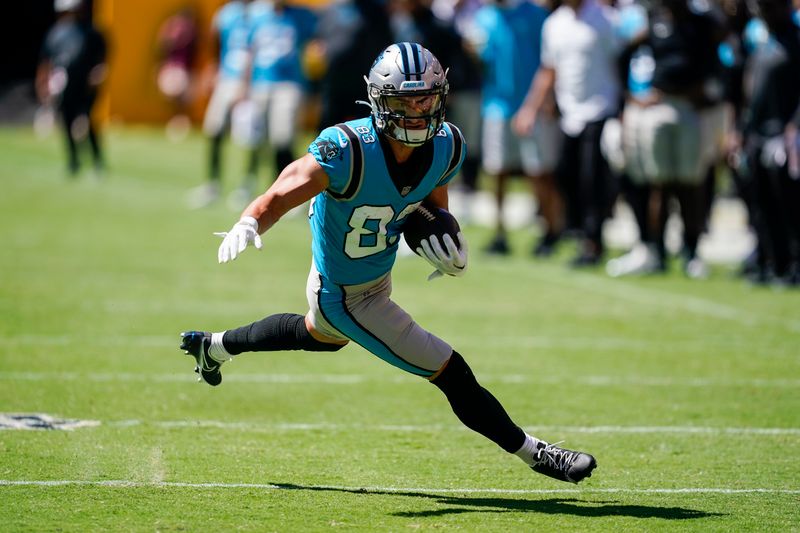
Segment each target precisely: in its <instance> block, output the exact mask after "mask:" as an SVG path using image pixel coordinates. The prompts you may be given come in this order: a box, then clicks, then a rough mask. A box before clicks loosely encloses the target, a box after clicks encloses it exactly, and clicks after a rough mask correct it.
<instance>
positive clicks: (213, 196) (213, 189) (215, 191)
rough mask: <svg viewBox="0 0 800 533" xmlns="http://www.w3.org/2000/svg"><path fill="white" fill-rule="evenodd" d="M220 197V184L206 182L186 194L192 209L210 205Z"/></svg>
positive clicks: (187, 201) (187, 202)
mask: <svg viewBox="0 0 800 533" xmlns="http://www.w3.org/2000/svg"><path fill="white" fill-rule="evenodd" d="M218 199H219V185H218V184H216V183H206V184H205V185H200V186H199V187H195V188H194V189H192V190H190V191H189V194H187V195H186V204H187V205H188V206H189V208H191V209H202V208H204V207H208V206H209V205H211V204H213V203H214V202H216V201H217V200H218Z"/></svg>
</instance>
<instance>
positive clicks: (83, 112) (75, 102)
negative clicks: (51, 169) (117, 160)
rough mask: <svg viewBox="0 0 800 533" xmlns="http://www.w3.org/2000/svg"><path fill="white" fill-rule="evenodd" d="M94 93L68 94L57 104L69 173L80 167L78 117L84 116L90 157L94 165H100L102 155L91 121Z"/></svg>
mask: <svg viewBox="0 0 800 533" xmlns="http://www.w3.org/2000/svg"><path fill="white" fill-rule="evenodd" d="M95 99H96V98H95V95H93V94H90V95H82V96H69V97H65V98H63V99H62V101H61V104H60V105H59V112H60V115H61V122H62V127H63V129H64V135H65V139H66V142H67V157H68V166H69V171H70V172H71V173H73V174H74V173H76V172H77V171H78V169H79V168H80V160H79V158H78V146H79V145H80V143H81V141H83V139H84V137H83V132H82V131H81V129H82V128H81V125H80V121H79V119H80V118H82V117H83V118H85V120H86V122H85V127H86V129H85V135H86V137H85V138H87V139H88V140H89V146H90V147H91V150H92V158H93V160H94V165H95V167H101V166H102V164H103V157H102V153H101V150H100V142H99V141H98V138H97V131H96V128H95V126H94V123H93V122H92V118H91V117H92V108H93V107H94V102H95Z"/></svg>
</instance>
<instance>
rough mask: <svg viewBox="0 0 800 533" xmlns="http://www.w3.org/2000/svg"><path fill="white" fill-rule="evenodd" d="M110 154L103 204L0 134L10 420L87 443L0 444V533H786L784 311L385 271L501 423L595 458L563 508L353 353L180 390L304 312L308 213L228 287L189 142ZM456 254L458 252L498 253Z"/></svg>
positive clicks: (791, 468)
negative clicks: (501, 412)
mask: <svg viewBox="0 0 800 533" xmlns="http://www.w3.org/2000/svg"><path fill="white" fill-rule="evenodd" d="M107 145H108V152H109V162H110V166H111V172H110V173H109V175H108V176H107V177H106V179H105V180H103V181H96V180H92V179H91V178H89V177H88V176H83V177H81V178H79V179H77V180H70V179H67V178H65V176H64V174H63V172H62V166H63V159H62V153H61V146H60V144H59V141H58V140H57V139H54V138H51V139H48V140H46V141H37V140H36V139H35V138H34V137H33V136H32V134H31V133H30V131H28V130H25V129H22V130H19V129H3V130H0V161H2V166H0V174H2V183H3V193H2V194H1V195H0V245H1V246H2V250H3V253H2V254H0V268H1V269H2V280H1V281H0V317H2V320H0V347H1V348H2V349H0V362H1V363H2V364H1V365H0V406H2V407H1V408H0V411H2V412H6V413H10V412H18V413H19V412H26V413H30V412H43V413H50V414H53V415H57V416H60V417H65V418H70V419H90V420H98V421H100V422H101V425H99V426H98V427H93V428H84V429H77V430H75V431H71V432H66V431H10V430H9V431H0V480H2V481H0V498H2V501H3V504H2V505H0V523H2V524H3V526H2V529H3V530H4V531H25V530H29V531H50V530H59V531H86V530H118V531H152V530H162V531H172V530H190V531H200V530H212V529H216V530H221V531H227V530H249V531H328V530H338V529H344V530H365V531H367V530H369V531H373V530H380V531H390V530H391V531H403V530H407V529H426V530H428V529H436V530H465V531H477V530H483V531H527V530H534V529H542V530H545V531H547V530H556V529H559V530H600V531H602V530H612V529H613V530H629V531H642V530H648V531H672V530H717V531H729V530H736V531H744V530H772V531H786V530H792V529H794V530H797V528H798V525H797V524H798V523H800V512H799V511H798V509H800V505H799V504H800V484H798V481H797V478H798V474H799V473H800V469H799V468H798V463H797V457H798V455H800V394H798V391H799V389H800V348H799V347H800V312H799V311H798V309H800V292H798V291H786V292H776V291H774V290H771V289H763V288H754V287H751V286H748V285H747V284H745V283H743V282H741V281H739V280H734V279H732V275H731V272H730V271H729V270H726V269H722V268H717V269H715V270H714V272H713V275H712V278H711V279H709V280H707V281H705V282H692V281H689V280H687V279H685V278H684V277H683V276H682V275H680V274H679V272H678V270H679V269H677V268H675V269H673V272H671V273H670V274H668V275H666V276H663V277H650V278H644V279H624V280H619V279H617V280H612V279H609V278H607V277H606V276H605V275H603V274H602V272H601V270H600V269H598V270H595V271H591V270H590V271H584V272H575V271H572V270H569V269H568V268H566V267H565V262H566V259H567V257H568V256H569V255H570V253H571V250H569V249H564V250H562V251H561V253H560V254H559V256H558V257H555V258H553V259H550V260H546V261H534V260H533V259H531V258H530V257H528V256H526V255H524V254H523V253H522V252H521V251H520V252H519V253H518V254H517V255H514V256H512V257H511V258H508V259H502V260H499V259H489V258H486V257H484V256H481V255H480V253H477V252H474V253H473V255H472V260H471V265H470V272H469V274H468V275H467V276H466V277H465V278H463V279H445V280H437V281H434V282H430V283H428V282H426V281H425V276H426V275H427V274H428V272H429V267H428V266H427V264H425V263H424V262H423V261H422V260H420V259H419V258H416V257H410V258H404V259H400V260H399V261H398V264H397V266H396V268H395V273H394V286H395V294H394V297H395V299H396V300H397V301H398V302H399V303H400V304H401V305H403V306H404V307H406V308H407V309H408V310H409V311H410V312H411V313H412V315H413V316H414V317H415V318H416V319H417V320H418V321H419V322H420V323H421V324H422V325H423V326H425V327H427V328H428V329H430V330H432V331H434V332H436V333H437V334H439V335H440V336H442V337H444V338H445V339H447V340H448V341H449V342H451V343H452V344H453V345H454V346H455V347H456V348H457V349H458V350H459V351H460V352H461V353H462V354H464V356H465V357H466V358H467V360H468V361H469V362H470V364H471V366H472V367H473V369H474V370H475V372H476V374H477V376H478V378H479V380H480V381H481V382H482V383H483V384H484V385H485V386H487V388H489V389H490V390H491V391H492V392H493V393H494V394H495V395H496V396H497V397H498V398H499V399H500V400H501V401H502V402H503V403H504V405H505V406H506V408H507V409H508V411H509V412H510V413H511V415H512V417H513V418H514V419H515V420H516V421H517V422H518V423H520V424H521V425H523V426H524V427H525V428H526V429H529V430H530V431H532V432H535V433H536V434H537V435H539V436H541V437H542V438H546V439H548V440H551V441H558V440H562V439H563V440H564V441H565V443H564V446H567V447H569V448H574V449H581V450H586V451H589V452H591V453H593V454H595V455H596V457H597V459H598V463H599V467H598V469H597V470H596V471H595V475H594V476H593V477H592V478H591V479H589V480H587V481H586V482H584V483H582V484H580V485H578V486H573V485H569V484H564V483H560V482H557V481H554V480H551V479H549V478H545V477H543V476H540V475H537V474H535V473H533V472H530V471H529V470H528V469H526V468H525V467H524V465H523V464H522V463H521V462H520V461H519V460H518V459H516V458H515V457H510V456H508V455H506V454H505V453H504V452H502V451H501V450H499V449H498V448H496V447H495V446H494V445H493V444H491V443H490V442H488V441H486V440H484V439H483V438H482V437H480V436H477V435H475V434H473V433H471V432H469V431H467V430H464V429H462V428H461V426H460V424H459V423H458V421H457V420H456V419H455V417H454V416H453V414H452V413H451V411H450V409H449V407H448V406H447V404H446V401H445V400H444V398H443V397H442V395H441V394H440V393H439V391H438V390H436V389H435V388H434V387H432V386H430V385H428V384H426V383H425V382H424V381H421V380H420V379H418V378H414V377H412V376H409V375H406V374H404V373H402V372H401V371H399V370H396V369H394V368H393V367H390V366H389V365H387V364H385V363H383V362H382V361H380V360H378V359H377V358H375V357H373V356H371V355H370V354H368V353H367V352H365V351H364V350H362V349H360V348H358V347H356V346H349V347H347V348H345V349H344V350H342V351H341V352H338V353H336V354H304V353H299V352H294V353H288V352H287V353H274V354H247V355H244V356H242V357H240V358H238V359H236V360H235V361H233V362H232V363H229V364H226V365H225V367H224V372H223V374H224V376H225V379H224V381H223V384H222V386H221V387H219V388H217V389H212V388H210V387H207V386H205V385H202V384H197V383H195V381H194V374H193V373H192V372H191V369H192V360H191V359H190V358H189V357H187V356H185V355H183V354H182V353H181V352H179V351H178V349H177V345H178V343H179V339H178V333H179V332H180V331H182V330H186V329H192V328H199V329H210V330H221V329H225V328H228V327H233V326H237V325H241V324H244V323H247V322H249V321H252V320H255V319H258V318H261V317H263V316H266V315H268V314H271V313H276V312H284V311H292V312H298V313H303V312H305V308H306V304H305V295H304V287H305V278H306V274H307V266H308V264H309V261H310V252H309V235H308V229H307V226H306V224H305V221H304V217H302V216H301V217H298V218H292V219H287V220H284V221H282V222H281V223H280V224H279V225H278V226H276V227H275V228H274V229H273V230H271V231H270V232H269V233H268V234H267V235H266V236H265V238H264V250H262V251H261V252H260V253H257V252H255V251H254V250H250V251H248V252H247V253H246V254H245V255H244V256H243V257H242V258H240V259H238V260H237V261H236V262H235V263H233V264H230V265H224V266H220V265H218V264H217V262H216V247H217V243H218V239H217V238H215V237H213V236H212V235H211V234H212V232H213V231H220V230H226V229H227V228H228V227H230V225H231V224H232V222H233V221H234V220H235V218H236V214H234V213H232V212H231V211H228V210H227V209H226V208H225V207H224V206H219V207H214V208H211V209H207V210H202V211H189V210H187V209H186V208H185V207H184V203H183V200H184V194H185V192H186V190H187V189H188V188H190V187H191V186H194V185H197V184H198V183H200V182H201V181H202V176H204V172H205V169H204V161H205V158H206V155H205V154H206V151H205V144H204V143H203V141H202V139H200V138H199V137H197V136H193V137H191V138H189V139H188V140H187V141H184V142H182V143H180V144H171V143H168V142H165V141H164V140H163V138H162V133H161V131H151V130H146V129H124V130H123V129H115V130H112V131H111V132H110V134H109V135H108V137H107ZM227 153H228V154H229V155H230V158H229V159H228V160H227V165H226V167H227V168H226V176H227V177H228V179H227V180H226V186H227V187H229V188H230V187H233V186H235V185H236V184H238V180H237V179H233V177H232V176H238V175H239V174H238V172H237V171H238V169H240V168H242V166H241V163H242V161H241V155H240V154H239V153H238V152H237V150H236V149H235V148H230V147H228V150H227ZM237 165H239V166H238V167H237ZM263 181H264V182H266V178H263ZM465 232H466V236H467V238H468V239H469V240H470V241H471V243H473V246H472V247H473V249H474V250H476V251H477V250H478V249H479V247H480V244H482V243H483V242H485V241H486V240H488V237H489V233H488V231H487V230H485V229H483V228H478V227H474V226H468V227H466V228H465ZM513 239H514V240H515V241H516V242H517V246H516V247H515V249H516V250H526V249H527V244H528V243H529V242H531V240H532V235H530V234H528V233H527V232H517V233H515V234H514V235H513ZM48 482H52V483H49V484H48ZM60 482H66V483H60Z"/></svg>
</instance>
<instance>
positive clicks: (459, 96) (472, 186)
mask: <svg viewBox="0 0 800 533" xmlns="http://www.w3.org/2000/svg"><path fill="white" fill-rule="evenodd" d="M389 10H390V24H391V27H392V32H393V33H392V34H393V36H394V41H395V42H416V43H419V44H422V45H423V46H424V47H425V48H427V49H428V50H430V51H431V52H433V54H434V55H435V56H436V57H437V58H439V61H441V63H442V65H444V67H445V68H446V69H447V79H448V83H449V85H450V90H449V92H448V94H447V118H448V120H449V121H451V122H453V123H454V124H457V125H458V127H459V129H460V130H461V133H462V135H463V136H464V140H465V141H466V143H467V146H469V150H468V152H467V157H466V159H465V160H464V163H463V165H462V166H461V173H460V184H461V185H462V187H461V188H460V191H461V192H464V193H465V194H464V198H463V199H464V200H465V201H464V202H461V203H460V205H462V206H464V209H463V210H462V212H461V213H459V214H460V215H461V216H460V220H461V221H462V223H466V222H467V221H468V220H469V216H470V210H469V205H468V204H469V200H470V198H471V194H472V193H474V192H475V190H476V189H477V184H478V170H479V167H480V150H479V148H480V127H481V126H480V125H481V120H480V118H481V117H480V114H479V113H477V112H476V109H479V106H480V88H481V85H480V84H481V74H480V65H479V63H478V59H477V57H476V56H475V54H474V52H473V50H472V47H471V46H470V45H469V43H468V42H467V41H466V40H465V38H464V37H463V36H462V35H461V33H459V31H458V29H457V27H456V26H455V24H454V23H453V19H451V20H444V19H441V18H439V17H438V16H436V15H435V13H434V11H433V9H432V7H431V2H430V0H391V1H390V2H389ZM451 192H454V191H453V189H452V188H451ZM456 203H458V202H454V207H455V206H456Z"/></svg>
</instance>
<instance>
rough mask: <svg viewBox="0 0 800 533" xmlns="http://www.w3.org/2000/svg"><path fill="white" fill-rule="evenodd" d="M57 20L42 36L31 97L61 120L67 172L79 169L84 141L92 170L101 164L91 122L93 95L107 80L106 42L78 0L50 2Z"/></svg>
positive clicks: (101, 167)
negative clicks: (80, 153)
mask: <svg viewBox="0 0 800 533" xmlns="http://www.w3.org/2000/svg"><path fill="white" fill-rule="evenodd" d="M54 7H55V11H56V14H57V16H58V18H57V20H56V23H55V25H53V27H52V28H51V29H50V31H49V32H48V33H47V36H46V37H45V41H44V45H43V48H42V54H41V60H40V62H39V67H38V69H37V72H36V93H37V96H38V98H39V100H40V102H42V104H43V105H48V106H51V107H52V108H54V109H56V110H57V112H58V114H59V115H60V119H61V124H62V126H63V129H64V135H65V138H66V143H67V156H68V159H67V171H68V173H69V175H70V176H75V175H76V174H77V173H78V171H79V170H80V160H79V157H78V148H79V145H81V144H83V141H85V140H88V141H89V146H90V148H91V152H92V160H93V163H94V170H95V172H96V173H97V174H101V173H102V172H103V170H104V166H105V163H104V159H103V154H102V150H101V143H100V139H99V132H98V128H97V125H96V124H95V121H94V120H93V118H92V110H93V108H94V104H95V102H96V100H97V93H98V90H99V89H100V86H101V84H102V83H103V81H104V80H105V78H106V74H107V65H106V52H107V50H106V40H105V38H104V37H103V35H102V34H101V33H100V32H99V31H98V30H97V29H96V28H95V27H94V25H93V24H92V19H91V14H90V13H89V12H88V10H87V9H85V6H84V4H83V2H82V0H55V2H54Z"/></svg>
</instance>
